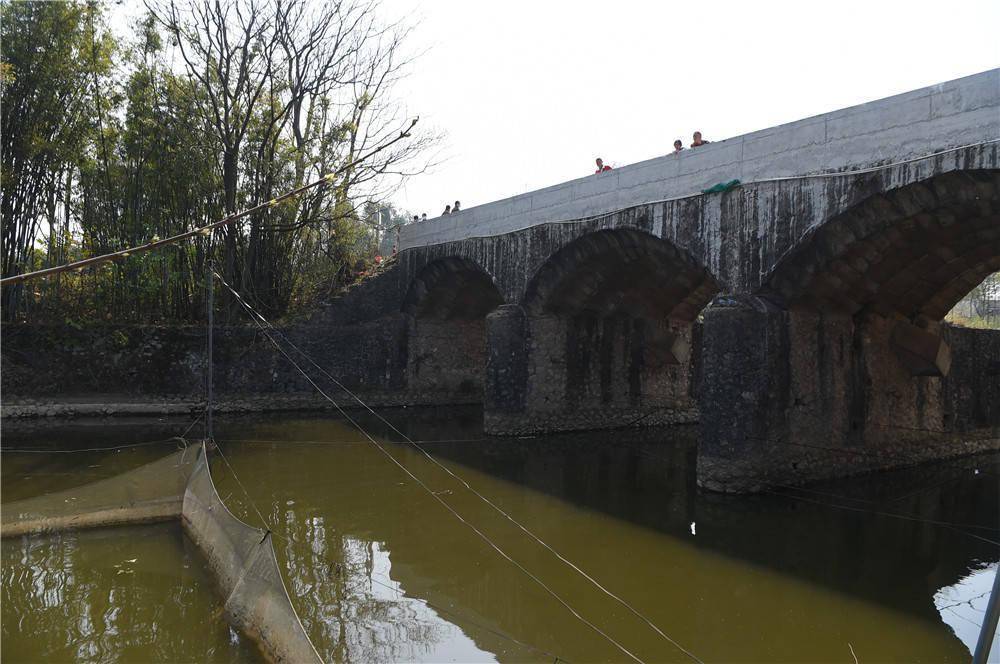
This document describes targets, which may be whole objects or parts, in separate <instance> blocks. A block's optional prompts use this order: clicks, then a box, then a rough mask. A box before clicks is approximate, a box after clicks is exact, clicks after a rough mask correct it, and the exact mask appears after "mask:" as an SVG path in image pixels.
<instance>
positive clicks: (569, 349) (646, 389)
mask: <svg viewBox="0 0 1000 664" xmlns="http://www.w3.org/2000/svg"><path fill="white" fill-rule="evenodd" d="M717 291H718V287H717V285H716V282H715V280H714V279H713V277H712V275H711V274H710V273H709V272H708V271H707V270H706V269H705V268H704V267H702V266H700V265H699V264H698V263H696V262H695V261H694V260H693V259H691V258H690V257H689V256H688V255H687V254H685V253H684V252H682V251H680V250H679V249H677V248H676V247H674V246H673V245H672V244H671V243H670V242H667V241H665V240H662V239H660V238H658V237H656V236H654V235H651V234H649V233H647V232H643V231H640V230H636V229H605V230H599V231H595V232H592V233H588V234H586V235H583V236H581V237H579V238H577V239H575V240H573V241H572V242H570V243H569V244H567V245H565V246H564V247H563V248H561V249H560V250H559V251H557V252H555V253H554V254H552V256H551V257H550V258H549V259H548V260H547V261H546V262H545V263H544V264H543V265H542V266H541V267H540V268H539V269H538V270H537V271H536V272H535V274H534V275H533V276H532V278H531V279H530V280H529V282H528V285H527V287H526V288H525V291H524V295H523V297H522V298H521V307H520V308H519V309H518V311H519V312H520V313H519V314H518V316H517V317H514V316H513V313H511V314H509V316H510V317H511V325H510V328H511V329H521V330H523V334H524V335H525V338H526V342H525V344H524V347H523V348H524V351H523V358H524V359H523V362H522V363H520V364H517V365H516V366H512V367H506V365H505V369H506V372H505V374H503V375H505V376H515V375H516V376H522V377H523V381H524V388H523V389H521V388H518V389H517V390H513V391H512V393H516V394H517V395H518V398H519V402H518V411H517V414H516V415H515V416H514V417H513V418H505V417H504V416H501V415H497V414H494V415H493V416H492V417H493V419H492V420H490V419H488V420H487V421H488V424H489V425H490V426H491V427H492V429H493V430H494V431H504V432H506V433H521V432H525V431H537V430H546V429H556V430H559V429H580V428H584V429H587V428H609V427H615V426H637V425H640V424H641V425H653V424H665V423H676V422H691V421H693V420H695V419H696V417H697V414H696V410H695V404H694V398H693V392H694V385H695V383H696V366H697V364H698V362H697V357H698V349H699V345H698V338H697V330H698V326H697V325H696V323H695V321H696V319H697V317H698V314H699V312H700V311H701V309H702V308H703V307H704V306H705V305H707V304H708V302H709V300H710V299H711V298H712V296H713V295H714V294H715V293H716V292H717ZM515 318H517V320H515ZM514 323H517V324H516V325H515V324H514ZM513 355H514V356H518V354H517V353H514V354H513ZM500 360H503V358H500ZM498 375H500V374H499V372H498Z"/></svg>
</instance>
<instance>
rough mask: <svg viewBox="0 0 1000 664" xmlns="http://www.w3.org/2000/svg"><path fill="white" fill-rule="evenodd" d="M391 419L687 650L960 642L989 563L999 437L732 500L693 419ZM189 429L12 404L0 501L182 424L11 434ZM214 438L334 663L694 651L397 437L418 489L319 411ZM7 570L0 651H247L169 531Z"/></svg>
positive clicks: (837, 657) (468, 414)
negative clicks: (496, 430)
mask: <svg viewBox="0 0 1000 664" xmlns="http://www.w3.org/2000/svg"><path fill="white" fill-rule="evenodd" d="M386 414H387V417H388V418H389V419H390V420H392V421H393V422H394V423H395V424H396V425H397V426H399V427H400V428H401V429H403V430H404V431H405V432H406V433H407V434H408V435H409V436H410V437H411V438H413V439H414V440H419V441H426V442H424V443H422V445H423V446H424V447H425V449H426V450H427V451H428V452H430V453H431V454H432V455H433V456H434V457H435V458H436V459H437V460H438V461H440V463H442V464H443V465H444V466H446V467H447V468H448V469H450V470H452V471H453V472H454V473H456V474H457V475H460V476H461V477H462V478H463V479H464V480H465V481H467V482H468V484H469V485H471V486H472V487H473V488H474V489H475V490H476V491H478V492H479V493H481V494H482V495H483V496H485V497H487V498H488V499H489V500H490V501H492V502H494V503H495V504H496V505H498V506H501V507H502V508H503V509H504V510H505V511H507V512H508V513H509V514H510V515H511V516H512V517H513V518H514V519H516V520H517V521H519V522H520V523H521V524H523V525H524V526H525V527H526V528H527V529H528V530H530V531H531V532H533V533H535V534H536V535H538V536H539V537H540V538H541V539H543V540H544V541H545V542H546V543H547V544H548V545H550V546H551V547H552V548H553V549H555V550H556V551H558V552H560V553H561V554H563V555H564V556H565V557H566V558H567V559H569V560H571V561H572V562H573V563H574V564H575V565H577V566H578V567H579V568H580V569H582V570H584V571H585V572H586V573H587V574H589V575H591V576H592V577H593V578H594V579H596V580H598V581H600V583H601V584H603V585H604V586H605V587H606V588H607V589H608V590H610V591H612V592H613V593H615V594H616V595H618V596H620V597H621V598H623V599H624V600H626V601H627V602H628V603H629V604H630V605H631V606H632V607H633V608H634V609H635V610H636V611H637V612H638V613H640V614H641V615H642V616H643V617H644V618H645V619H648V620H649V621H650V622H651V623H653V624H654V625H656V626H657V627H658V628H659V629H660V630H662V631H663V632H664V633H665V634H666V635H667V636H668V637H670V639H673V640H674V641H676V642H677V643H678V644H680V645H682V646H683V647H684V648H686V649H687V650H688V651H690V652H691V653H693V654H694V655H695V656H696V657H697V658H699V659H700V660H702V661H706V662H716V661H727V662H733V661H790V662H791V661H795V662H801V661H831V662H832V661H837V662H852V661H854V660H853V657H852V653H853V655H854V656H856V657H857V659H858V661H860V662H873V661H900V662H904V661H905V662H946V661H947V662H950V661H956V662H958V661H967V660H968V659H969V649H970V648H971V647H972V646H973V645H974V643H975V638H976V635H977V633H978V627H977V625H978V623H979V622H981V620H982V617H983V610H984V608H985V604H986V599H987V595H986V593H987V592H988V591H989V588H990V584H991V583H992V572H993V570H995V569H996V567H997V563H998V560H1000V548H998V546H997V545H996V544H995V542H996V541H997V540H998V539H1000V532H998V531H1000V528H998V524H1000V514H998V509H1000V507H998V506H1000V492H998V482H997V478H998V476H1000V455H998V454H992V455H985V456H978V457H973V458H966V459H961V460H955V461H951V462H946V463H940V464H935V465H929V466H922V467H918V468H914V469H910V470H905V471H896V472H891V473H882V474H876V475H868V476H864V477H858V478H853V479H845V480H838V481H835V482H827V483H823V484H814V485H810V486H809V487H808V488H807V489H791V488H786V487H774V488H773V489H772V490H771V491H769V492H767V493H764V494H761V495H756V496H725V495H719V494H713V493H708V492H703V491H700V490H698V489H697V487H696V486H695V483H694V464H695V457H696V454H695V453H696V437H697V434H698V431H697V428H696V427H684V428H672V429H669V428H667V429H647V430H636V431H614V432H600V433H583V434H565V435H555V436H540V437H535V438H523V439H502V438H484V437H483V436H482V435H481V433H480V426H479V421H480V417H481V414H480V413H479V412H478V411H477V410H475V409H448V410H446V411H442V410H418V409H407V410H397V411H389V412H387V413H386ZM187 424H188V422H180V421H172V420H104V421H100V422H89V423H84V422H79V423H68V424H60V425H55V426H51V425H48V426H34V427H31V428H22V427H21V426H20V425H15V424H6V423H5V424H4V429H3V434H4V437H3V444H4V450H5V451H4V454H3V466H2V490H3V495H2V500H3V502H4V503H7V502H9V501H12V500H17V499H20V498H24V497H28V496H32V495H40V494H44V493H45V492H48V491H54V490H59V489H63V488H66V487H69V486H73V485H78V484H82V483H85V482H89V481H92V480H96V479H101V478H103V477H108V476H112V475H114V474H116V473H120V472H122V471H124V470H127V469H129V468H132V467H135V466H137V465H140V464H142V463H146V462H148V461H151V460H154V459H156V458H158V457H159V456H162V455H164V454H166V453H168V452H170V451H172V450H173V444H172V443H164V444H154V445H146V446H140V447H130V448H125V449H119V450H104V451H94V452H76V453H39V452H24V451H22V452H18V451H15V448H21V449H24V448H28V449H32V450H43V449H47V448H58V449H69V448H77V449H79V448H86V447H94V446H100V447H111V446H114V445H119V444H122V443H128V442H143V441H150V440H156V439H159V438H165V437H167V436H170V435H176V434H178V433H180V432H181V431H182V430H183V429H184V428H185V427H186V426H187ZM362 425H363V426H364V427H365V428H366V429H368V430H370V431H372V432H373V433H374V434H375V435H376V436H377V437H378V438H379V439H380V440H386V441H398V440H399V439H400V437H399V436H398V435H397V434H394V433H391V432H388V431H386V429H385V427H384V426H383V425H382V424H381V423H379V422H376V421H374V420H371V419H370V418H369V419H366V420H363V421H362ZM216 438H217V439H218V440H219V442H220V446H221V447H222V449H223V450H224V452H225V454H226V458H227V459H228V461H229V463H230V465H231V467H229V466H227V465H226V464H225V463H223V462H221V461H220V460H219V459H218V458H217V459H216V461H215V462H213V473H214V475H215V477H216V483H217V485H218V487H219V492H220V494H221V496H222V497H223V499H224V501H225V502H226V503H227V505H228V506H229V507H230V508H231V509H232V510H233V511H234V512H235V513H237V514H238V515H239V516H241V517H242V518H244V519H245V520H246V521H247V522H248V523H251V524H254V525H259V524H260V523H261V522H262V521H263V522H266V523H267V524H268V525H269V527H270V528H271V529H272V530H273V532H274V533H275V538H274V543H275V548H276V550H277V554H278V559H279V563H280V564H281V565H282V568H283V571H284V573H285V582H286V585H287V586H288V588H289V591H290V594H291V596H292V601H293V604H294V605H295V607H296V610H297V611H298V613H299V615H300V617H301V619H302V623H303V625H304V626H305V628H306V631H307V632H308V633H309V635H310V637H311V638H312V640H313V643H314V644H315V645H316V647H317V649H318V650H319V652H320V653H321V654H322V655H323V656H324V658H325V659H327V660H336V661H349V662H383V661H386V662H387V661H428V662H441V661H461V662H473V661H518V662H520V661H541V662H552V661H555V660H556V659H557V658H558V659H559V660H561V661H567V662H587V661H616V662H617V661H630V660H629V656H628V655H627V654H625V652H623V650H622V649H621V648H624V649H625V650H627V651H629V652H630V653H632V654H633V655H635V656H636V657H637V658H638V659H641V660H642V661H685V660H687V657H686V655H684V653H683V652H681V650H679V649H678V648H677V647H676V646H674V645H672V644H671V643H670V642H669V641H668V640H667V639H666V638H664V636H662V635H660V634H659V633H658V632H657V631H655V630H654V628H653V627H651V626H650V624H649V623H647V622H646V621H645V620H644V619H643V618H640V617H637V616H636V615H635V614H634V613H632V612H631V611H630V610H629V609H627V608H625V607H624V606H622V605H621V604H619V603H618V602H617V601H615V600H614V599H613V598H611V597H609V596H608V595H607V594H605V593H604V592H602V591H601V590H600V589H598V588H596V587H595V586H593V585H592V584H590V583H589V582H588V581H586V580H585V579H583V578H582V577H581V576H580V575H579V574H578V573H577V572H575V571H574V570H573V569H571V568H570V567H569V566H567V565H566V564H564V563H563V562H561V561H560V560H559V559H558V558H556V557H555V556H554V555H553V554H552V553H551V551H549V550H548V549H546V548H545V547H543V546H542V545H540V544H538V542H536V541H535V540H533V539H532V538H530V537H529V536H527V535H526V534H525V533H524V532H523V531H521V530H520V529H519V528H518V526H517V525H515V524H514V523H512V522H511V521H509V520H508V519H506V518H505V517H504V516H502V515H500V514H498V513H497V512H496V511H494V510H493V509H492V508H491V507H490V506H489V505H487V504H485V503H484V502H483V501H482V500H481V499H480V498H478V497H477V496H475V495H474V494H473V493H471V492H470V491H468V489H466V488H465V487H464V486H463V485H462V484H460V483H459V482H458V481H456V480H455V479H454V478H453V477H451V476H450V475H448V474H447V473H445V472H444V471H443V470H442V469H441V468H439V467H438V466H436V465H434V464H433V463H432V462H431V461H429V460H428V459H427V458H426V457H424V456H423V455H422V454H421V452H420V451H418V450H416V449H415V448H413V447H411V446H408V445H404V444H400V443H398V442H393V443H389V444H387V445H386V450H387V451H388V453H390V454H391V455H392V456H393V457H394V458H395V459H396V460H397V461H398V462H399V463H400V464H402V465H403V466H405V467H406V468H407V469H408V470H409V471H410V472H411V473H412V474H413V475H414V476H416V477H417V478H418V479H419V480H421V481H422V482H423V483H424V485H426V488H424V487H421V486H420V485H419V484H418V483H417V482H415V481H414V480H413V479H412V478H411V477H410V476H408V475H407V474H405V473H404V472H403V471H402V470H401V469H400V468H399V467H397V466H396V465H394V464H393V463H392V462H390V461H389V460H388V459H387V458H386V457H385V456H384V455H383V454H382V453H381V452H380V451H379V450H378V449H377V448H376V447H375V446H373V445H372V444H371V443H369V442H367V441H366V440H365V438H364V437H363V436H362V435H361V434H360V433H358V431H357V430H356V429H354V428H353V427H351V426H349V425H348V424H346V423H345V422H344V421H342V420H340V419H337V418H335V417H333V416H330V415H316V414H311V415H303V414H295V415H291V414H283V415H280V416H272V417H263V416H257V417H247V416H243V417H226V418H221V419H220V420H218V422H217V427H216ZM236 478H238V480H239V481H238V482H237V481H236ZM428 491H431V492H434V494H436V496H437V498H440V499H441V500H443V501H445V502H446V503H447V504H448V505H449V506H451V507H452V508H453V509H454V510H455V511H456V512H457V513H458V514H460V515H461V517H462V518H463V519H465V521H466V522H467V523H463V522H462V521H460V520H459V519H457V518H456V517H455V516H454V515H452V514H451V513H449V512H448V511H447V510H446V509H445V508H444V507H443V506H442V505H441V504H440V503H439V502H438V500H437V499H436V498H435V497H434V496H432V495H430V494H429V493H428ZM258 512H259V514H258ZM467 524H471V525H473V526H475V527H476V528H477V529H479V530H480V531H481V532H482V533H483V534H484V535H485V536H486V537H488V538H489V540H491V541H492V542H493V543H495V544H496V545H497V546H498V547H499V548H500V549H502V550H503V551H504V552H505V553H506V554H508V555H509V556H510V557H511V558H513V559H514V560H515V561H517V563H519V564H520V565H522V566H523V567H524V569H525V570H527V571H528V572H530V573H531V574H533V575H534V576H535V577H537V578H538V579H539V580H540V581H542V582H544V583H545V584H546V586H547V587H548V588H549V589H550V590H551V591H552V593H555V594H556V595H558V596H559V598H561V600H562V601H564V602H565V603H566V604H568V605H569V606H570V607H572V610H573V611H575V612H577V613H578V614H579V615H580V616H581V617H582V618H584V619H585V620H587V621H588V622H589V623H591V624H592V625H593V627H591V626H588V625H587V624H585V623H584V622H582V621H581V620H580V619H579V618H577V617H576V616H575V615H574V614H573V613H572V612H571V611H570V610H569V609H568V608H567V606H565V605H564V604H562V603H561V602H560V601H559V600H557V599H556V598H554V597H553V595H552V594H550V592H548V591H547V590H545V589H544V588H542V587H541V586H540V585H539V584H538V583H536V582H535V581H534V580H532V579H531V578H530V577H529V576H528V575H526V573H525V572H524V571H522V570H520V569H519V568H518V567H516V566H515V565H514V564H512V563H511V562H510V561H508V560H506V559H504V558H503V557H502V556H501V555H500V554H499V553H498V552H497V551H496V550H495V549H493V548H492V547H491V545H490V544H488V543H487V542H485V541H484V540H483V539H482V538H480V536H478V535H477V534H476V533H475V532H474V531H473V530H472V529H471V528H470V527H469V525H467ZM2 565H3V572H2V602H3V606H2V616H0V617H2V639H3V640H2V652H0V655H2V658H3V660H4V661H11V662H14V661H37V660H43V659H44V660H47V661H69V660H75V661H97V660H100V661H149V660H157V661H212V662H215V661H219V662H236V661H256V660H258V659H259V655H258V654H257V652H256V650H255V648H254V646H253V645H252V644H251V643H249V642H248V641H247V640H246V639H245V638H243V637H241V636H240V635H239V634H237V633H235V632H234V631H233V630H232V629H230V628H229V626H228V624H227V623H226V619H225V616H224V614H223V612H222V610H221V605H222V600H221V598H220V597H218V596H217V594H216V592H215V588H214V587H213V585H212V582H211V580H210V579H209V578H208V576H207V574H206V572H205V570H204V565H203V561H202V560H201V558H200V554H199V553H198V552H197V550H195V549H194V547H193V546H191V545H190V544H189V543H188V541H187V540H186V538H185V536H184V535H183V533H182V531H181V529H180V527H179V526H178V525H175V524H158V525H150V526H135V527H127V528H108V529H101V530H93V531H85V532H79V533H67V534H61V535H53V536H45V537H39V536H32V537H24V538H14V539H5V540H3V545H2ZM594 628H597V629H599V630H601V631H603V632H604V634H606V635H607V637H610V639H613V640H614V641H615V642H617V643H618V644H619V646H620V647H621V648H619V646H616V645H614V644H613V643H612V642H611V640H610V639H609V638H606V637H605V636H602V635H601V634H600V633H599V632H598V631H596V630H595V629H594ZM997 650H998V648H997V647H995V648H994V651H995V652H994V658H997V657H998V655H1000V653H998V652H997Z"/></svg>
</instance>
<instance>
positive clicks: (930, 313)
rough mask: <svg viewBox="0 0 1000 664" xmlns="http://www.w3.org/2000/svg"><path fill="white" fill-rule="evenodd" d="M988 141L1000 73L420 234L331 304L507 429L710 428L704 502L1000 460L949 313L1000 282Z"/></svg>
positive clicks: (977, 351)
mask: <svg viewBox="0 0 1000 664" xmlns="http://www.w3.org/2000/svg"><path fill="white" fill-rule="evenodd" d="M998 141H1000V70H993V71H989V72H985V73H982V74H978V75H975V76H970V77H967V78H963V79H959V80H956V81H952V82H949V83H943V84H940V85H937V86H933V87H930V88H925V89H922V90H916V91H913V92H909V93H906V94H903V95H898V96H895V97H890V98H888V99H884V100H880V101H876V102H872V103H869V104H863V105H861V106H856V107H852V108H849V109H844V110H841V111H836V112H833V113H829V114H826V115H821V116H817V117H814V118H809V119H806V120H801V121H799V122H795V123H792V124H788V125H783V126H780V127H776V128H773V129H768V130H764V131H760V132H756V133H753V134H748V135H746V136H742V137H737V138H734V139H730V140H726V141H721V142H718V143H713V144H710V145H707V146H704V147H701V148H697V149H695V150H691V151H688V152H685V153H682V154H680V155H669V156H666V157H660V158H658V159H653V160H650V161H647V162H643V163H640V164H635V165H632V166H628V167H625V168H621V169H618V170H616V171H612V172H610V173H607V174H602V175H594V176H590V177H587V178H582V179H579V180H575V181H573V182H569V183H565V184H562V185H557V186H555V187H550V188H548V189H543V190H540V191H537V192H532V193H528V194H524V195H521V196H516V197H514V198H510V199H507V200H504V201H500V202H497V203H491V204H489V205H483V206H480V207H476V208H472V209H469V210H467V211H464V212H462V213H461V214H458V215H453V216H450V217H444V218H441V219H436V220H431V221H428V222H426V223H423V224H417V225H413V226H407V227H404V228H403V229H402V231H401V246H402V248H403V250H402V252H401V254H400V258H399V261H398V263H397V264H396V265H395V266H394V267H393V268H392V269H391V270H389V271H388V272H387V273H384V274H383V275H381V276H380V277H379V278H377V279H375V280H372V282H370V283H368V284H365V285H363V286H362V287H359V288H357V289H355V291H353V292H352V294H351V295H349V296H347V297H345V298H342V299H341V300H340V301H339V302H337V303H336V304H335V305H334V306H333V307H331V309H330V310H329V311H331V312H333V313H334V314H335V315H336V319H338V320H343V319H344V317H349V318H350V319H352V320H354V321H357V322H365V323H368V324H371V323H372V322H374V321H376V320H379V321H383V322H386V321H391V322H392V325H391V326H389V327H388V328H386V329H391V330H392V332H391V335H392V336H391V343H389V344H387V347H388V348H387V349H386V350H383V351H381V352H380V353H377V354H375V353H372V352H370V349H368V351H366V353H367V355H366V359H365V361H366V362H373V363H377V364H378V366H379V367H383V368H384V369H383V370H381V374H380V375H382V376H384V378H382V379H380V380H381V381H382V382H383V383H384V384H382V385H380V387H382V388H387V389H397V390H399V389H405V390H406V391H407V392H409V393H411V394H416V395H420V398H429V396H430V395H436V396H435V399H434V400H436V401H439V402H440V401H448V400H449V399H450V398H452V399H458V398H459V397H462V398H464V399H465V400H469V399H474V398H475V397H476V395H479V394H482V395H483V399H484V402H485V421H486V427H487V430H489V431H492V432H495V433H519V432H525V431H533V430H545V429H548V430H560V429H573V428H593V427H602V426H624V425H630V424H637V423H639V422H642V423H654V422H677V421H691V420H694V419H695V418H700V420H701V422H702V425H703V433H704V439H703V443H702V445H701V447H700V451H699V458H700V463H699V481H700V482H702V484H704V485H706V486H710V487H714V488H721V489H727V490H745V489H753V488H755V487H758V486H760V485H761V484H762V483H763V482H766V481H775V480H783V481H787V480H801V479H804V478H809V477H819V476H824V475H831V474H836V473H840V472H850V471H855V470H858V469H863V468H867V467H877V466H886V465H892V464H893V463H900V462H913V461H918V460H921V459H925V458H937V457H942V456H948V455H952V454H956V453H962V452H970V451H974V450H977V449H984V448H989V447H997V446H998V445H1000V434H998V431H1000V370H997V368H996V367H997V365H996V364H993V365H991V364H990V363H991V362H993V363H998V362H1000V335H997V334H994V333H990V332H983V331H971V330H959V329H952V328H947V327H944V326H942V325H941V320H942V318H943V317H944V315H945V313H946V312H947V311H948V310H949V309H950V308H951V307H952V306H953V305H954V304H955V302H957V301H958V300H959V299H960V298H961V297H962V296H963V295H965V294H966V293H967V292H968V291H969V290H970V289H971V288H973V287H974V286H975V285H976V284H977V283H979V282H980V281H981V280H982V279H983V278H984V277H985V276H986V275H988V274H990V273H991V272H993V271H996V270H998V269H1000V142H998ZM732 179H740V180H742V181H743V184H742V186H739V187H736V188H733V189H730V190H727V191H723V192H719V193H709V194H697V192H698V191H699V190H701V189H704V188H708V187H710V186H712V185H714V184H716V183H719V182H723V181H729V180H732ZM691 194H694V195H691ZM372 296H375V297H372ZM360 298H364V300H362V299H360ZM322 318H323V317H322V316H321V317H320V320H322ZM331 320H332V319H331ZM702 321H703V323H702ZM331 361H333V360H331ZM334 362H335V361H334ZM991 366H992V367H993V368H992V369H991V368H990V367H991ZM463 395H464V396H463ZM819 448H825V449H819ZM828 448H836V449H837V450H838V453H836V454H831V453H828ZM845 449H846V450H852V451H854V452H857V453H858V454H857V455H856V456H850V455H845V454H843V450H845Z"/></svg>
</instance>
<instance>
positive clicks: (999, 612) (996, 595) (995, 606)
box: [972, 566, 1000, 664]
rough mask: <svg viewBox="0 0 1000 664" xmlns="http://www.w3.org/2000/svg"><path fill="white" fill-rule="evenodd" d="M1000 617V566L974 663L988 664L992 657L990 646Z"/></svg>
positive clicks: (973, 659) (994, 579) (973, 657)
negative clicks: (987, 661)
mask: <svg viewBox="0 0 1000 664" xmlns="http://www.w3.org/2000/svg"><path fill="white" fill-rule="evenodd" d="M998 618H1000V566H998V567H997V571H996V572H995V576H994V577H993V592H991V593H990V601H989V603H988V604H987V605H986V615H985V616H984V617H983V626H982V627H981V628H980V630H979V641H978V642H977V643H976V651H975V652H974V653H973V654H972V661H973V662H974V664H986V660H988V659H989V658H990V646H991V645H993V637H994V635H995V634H996V633H997V619H998Z"/></svg>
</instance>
